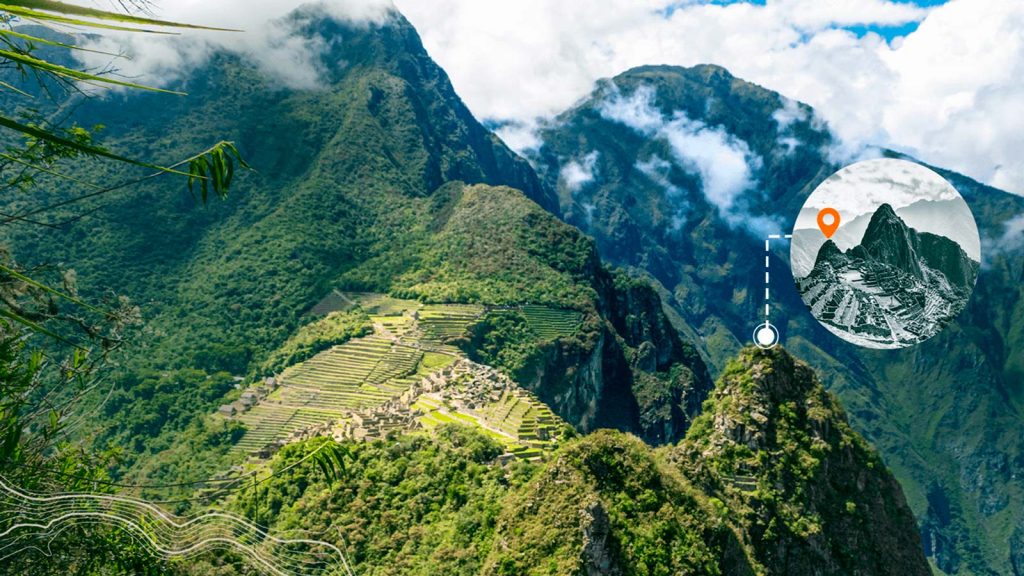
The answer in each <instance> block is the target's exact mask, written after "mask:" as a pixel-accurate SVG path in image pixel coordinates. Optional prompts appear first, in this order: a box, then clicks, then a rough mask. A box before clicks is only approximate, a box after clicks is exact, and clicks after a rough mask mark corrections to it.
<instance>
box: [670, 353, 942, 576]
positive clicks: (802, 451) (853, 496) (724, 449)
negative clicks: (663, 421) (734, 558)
mask: <svg viewBox="0 0 1024 576" xmlns="http://www.w3.org/2000/svg"><path fill="white" fill-rule="evenodd" d="M676 458H677V462H678V463H679V465H680V466H681V467H682V469H683V470H690V471H692V473H693V478H694V479H695V481H696V482H697V484H698V485H699V486H701V487H702V488H703V489H704V490H706V491H707V492H708V493H709V494H713V495H715V496H716V497H718V498H720V499H722V501H724V502H726V503H727V505H728V508H729V511H730V512H729V514H730V517H732V518H733V519H734V520H735V522H736V523H737V524H738V526H740V527H741V528H742V529H743V531H744V533H745V534H746V535H747V537H748V538H749V539H750V542H751V545H752V546H753V548H754V550H755V551H756V553H755V556H756V558H757V559H758V560H759V561H760V562H761V563H762V564H763V565H764V566H765V568H766V569H767V570H768V572H769V573H772V574H836V575H840V574H842V575H865V576H866V575H884V574H891V575H893V576H896V575H922V576H925V575H927V574H930V573H931V572H930V569H929V567H928V563H927V561H926V559H925V556H924V553H923V551H922V548H921V541H920V538H919V536H918V533H917V528H916V525H915V522H914V517H913V514H912V513H911V511H910V508H909V507H908V506H907V503H906V500H905V498H904V496H903V492H902V490H901V489H900V486H899V483H897V482H896V480H895V478H893V476H892V474H891V473H890V472H889V471H888V470H887V469H886V468H885V465H884V463H883V462H882V460H881V458H879V456H878V455H877V454H876V453H875V451H874V450H873V449H871V448H870V447H868V445H867V443H866V442H864V440H863V439H862V438H861V437H860V435H858V434H857V433H856V432H854V431H853V430H852V429H851V428H850V426H849V423H848V422H847V420H846V415H845V413H844V412H843V410H842V408H841V407H840V406H839V404H838V402H837V401H836V400H835V398H833V397H832V395H831V394H829V393H828V392H826V391H825V389H824V387H823V386H822V385H821V384H820V383H819V381H818V379H817V377H816V376H815V374H814V372H813V371H812V370H811V369H810V368H809V367H808V366H806V365H805V364H803V363H801V362H798V361H796V360H794V359H793V357H792V356H790V355H789V354H788V353H787V352H785V351H784V350H781V349H775V350H772V351H761V350H757V349H753V348H748V349H745V350H744V351H743V352H742V353H741V354H740V357H739V358H738V359H737V360H736V361H734V362H732V363H730V364H729V366H728V367H727V368H726V370H725V372H724V373H723V374H722V376H721V378H720V380H719V382H718V384H717V386H716V388H715V390H714V392H713V394H712V395H711V398H710V399H709V400H708V402H707V403H706V404H705V411H704V413H703V414H702V415H701V416H700V417H699V418H698V419H697V421H696V422H694V425H693V427H691V429H690V431H689V433H688V434H687V437H686V439H685V440H684V441H683V442H682V443H681V444H680V446H679V448H678V450H677V452H676Z"/></svg>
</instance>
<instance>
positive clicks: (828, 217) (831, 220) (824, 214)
mask: <svg viewBox="0 0 1024 576" xmlns="http://www.w3.org/2000/svg"><path fill="white" fill-rule="evenodd" d="M818 228H821V233H822V234H824V235H825V238H831V237H832V235H833V234H835V233H836V230H837V229H838V228H839V212H838V211H837V210H836V209H835V208H822V209H821V212H818Z"/></svg>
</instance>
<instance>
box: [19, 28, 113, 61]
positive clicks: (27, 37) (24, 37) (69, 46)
mask: <svg viewBox="0 0 1024 576" xmlns="http://www.w3.org/2000/svg"><path fill="white" fill-rule="evenodd" d="M0 35H3V36H10V37H13V38H21V39H22V40H25V41H26V42H32V43H36V44H46V45H47V46H59V47H61V48H67V49H68V50H79V51H82V52H92V53H94V54H103V55H105V56H115V57H116V56H120V54H114V53H113V52H104V51H102V50H91V49H89V48H81V47H79V46H75V45H74V44H65V43H63V42H57V41H56V40H47V39H46V38H40V37H38V36H30V35H28V34H22V33H21V32H15V31H14V30H7V29H5V28H0Z"/></svg>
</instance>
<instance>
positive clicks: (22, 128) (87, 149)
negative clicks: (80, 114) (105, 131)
mask: <svg viewBox="0 0 1024 576" xmlns="http://www.w3.org/2000/svg"><path fill="white" fill-rule="evenodd" d="M0 128H7V129H9V130H14V131H17V132H21V133H22V134H26V135H28V136H31V137H33V138H38V139H39V140H44V141H46V142H51V143H53V144H59V145H61V146H66V147H68V148H71V149H72V150H77V151H79V152H81V153H83V154H89V155H92V156H102V157H103V158H109V159H111V160H117V161H118V162H127V163H128V164H133V165H135V166H142V167H143V168H150V169H152V170H157V171H160V172H167V173H170V174H178V175H179V176H188V175H189V174H188V172H182V171H181V170H176V169H174V168H166V167H164V166H157V165H155V164H150V163H148V162H141V161H139V160H133V159H131V158H128V157H126V156H121V155H119V154H114V153H113V152H108V151H106V150H104V149H102V148H97V147H96V146H90V145H89V144H82V143H81V142H75V141H74V140H69V139H67V138H63V137H61V136H57V135H56V134H53V133H51V132H48V131H46V130H43V129H42V128H37V127H35V126H30V125H28V124H22V123H20V122H18V121H16V120H12V119H10V118H7V117H5V116H0Z"/></svg>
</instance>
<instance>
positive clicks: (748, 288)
mask: <svg viewBox="0 0 1024 576" xmlns="http://www.w3.org/2000/svg"><path fill="white" fill-rule="evenodd" d="M541 136H542V139H543V145H542V146H541V147H540V148H539V149H538V150H537V151H535V153H533V154H532V155H531V160H532V162H533V163H534V164H535V166H536V168H537V170H538V172H539V174H540V175H541V177H542V179H543V180H544V182H545V184H546V185H547V186H548V188H550V189H551V190H554V191H556V192H557V195H558V197H559V202H560V214H561V215H562V217H563V218H564V219H565V220H566V221H568V222H570V223H572V224H574V225H576V226H578V227H580V228H581V229H582V230H584V231H585V232H587V233H588V234H590V235H592V236H593V237H594V239H595V241H596V242H597V245H598V249H599V252H600V253H601V255H602V256H604V257H605V258H606V259H607V260H608V261H610V262H611V263H613V264H617V265H621V266H625V267H628V268H629V269H630V270H631V271H632V272H633V273H634V274H636V275H639V276H643V277H647V278H650V279H652V280H653V281H655V282H656V284H657V285H660V287H661V289H662V295H663V297H664V298H665V300H666V302H667V304H669V305H670V306H671V308H672V309H673V311H674V312H675V314H674V315H673V317H674V320H675V322H676V324H677V325H678V326H679V327H680V329H681V330H683V332H684V333H685V334H687V335H688V336H689V337H690V338H691V339H692V341H694V342H696V343H699V345H700V346H701V350H702V353H703V354H705V357H706V358H707V359H708V361H709V364H710V365H711V366H712V371H713V372H715V373H721V371H722V370H723V369H724V368H725V364H726V361H727V360H728V359H729V358H731V357H733V356H734V355H735V354H736V353H737V351H738V350H739V348H740V347H741V345H742V343H743V342H746V341H747V339H748V338H749V334H750V332H751V330H752V327H753V326H754V325H755V324H756V323H757V322H758V321H760V319H761V317H762V314H763V312H762V311H763V306H764V301H763V292H764V290H763V288H764V286H763V284H764V247H763V245H764V242H765V238H766V237H767V235H768V234H783V233H787V232H790V231H791V229H792V222H793V220H794V218H795V216H796V215H797V213H798V211H799V210H800V208H801V206H802V204H803V202H804V199H805V198H806V197H807V196H808V195H809V193H810V192H811V191H812V190H813V189H814V187H816V186H817V185H818V184H819V183H820V182H821V181H822V180H823V179H824V178H826V177H827V176H829V175H830V174H831V173H833V172H834V171H835V170H837V169H838V168H839V167H840V166H841V158H842V157H843V155H844V153H846V152H847V151H845V150H844V148H843V147H842V145H841V144H842V143H840V142H837V141H835V139H834V138H833V137H832V136H831V134H830V133H829V132H828V130H827V128H826V127H825V126H824V125H823V123H822V122H821V121H820V120H819V119H817V118H815V117H814V113H813V110H812V109H811V108H810V107H808V106H806V105H803V104H800V103H796V102H792V101H790V100H787V99H785V98H783V97H782V96H780V95H779V94H777V93H775V92H772V91H769V90H765V89H763V88H761V87H759V86H756V85H753V84H750V83H748V82H744V81H743V80H741V79H738V78H735V77H733V76H732V75H730V74H729V73H728V72H727V71H726V70H724V69H722V68H720V67H717V66H697V67H694V68H678V67H671V66H645V67H640V68H636V69H633V70H630V71H628V72H625V73H623V74H621V75H619V76H617V77H615V78H613V79H610V80H605V81H602V82H601V83H599V85H598V87H597V88H596V89H595V91H594V92H593V93H592V94H591V95H590V96H589V97H588V98H586V99H584V100H582V101H581V102H580V103H579V104H578V105H576V106H574V107H573V108H572V109H570V110H567V111H566V112H564V113H563V114H561V115H559V116H558V117H557V118H555V119H554V120H553V121H552V122H550V123H549V125H548V126H547V127H546V128H545V129H543V130H542V133H541ZM889 154H892V153H889ZM567 167H569V168H575V169H576V170H568V169H567ZM581 168H587V169H588V170H585V171H584V172H586V174H587V176H589V178H582V179H581V178H566V177H565V175H566V174H579V173H580V170H579V169H581ZM938 171H939V172H940V173H941V174H942V175H943V176H944V177H946V178H947V179H948V180H950V182H951V183H952V184H953V185H954V186H955V187H956V188H957V190H958V191H959V192H960V193H961V195H962V196H963V197H964V199H965V200H966V201H967V203H968V205H969V206H970V207H971V210H972V211H973V213H974V216H975V219H976V220H977V223H978V227H979V230H980V232H981V234H982V237H983V238H984V239H985V248H986V249H985V254H984V256H983V260H984V266H983V267H982V268H981V270H980V274H979V277H978V281H977V286H976V289H975V292H974V295H973V297H972V299H971V300H970V302H969V303H968V305H967V308H966V310H965V311H964V312H963V313H962V314H961V315H960V316H959V318H958V319H957V321H956V322H954V323H953V325H951V326H950V327H948V328H947V329H946V330H945V331H943V332H942V333H941V334H940V335H938V336H937V337H935V338H932V339H931V340H929V341H927V342H924V343H922V344H920V345H918V346H915V347H912V348H910V349H905V350H899V351H886V352H877V351H870V350H863V349H860V348H857V347H855V346H852V345H848V344H846V343H844V342H842V341H841V340H839V339H837V338H835V337H833V336H832V335H830V334H829V333H827V332H826V331H825V330H824V329H823V328H821V327H820V326H819V325H818V324H817V322H815V321H814V320H813V319H812V318H811V316H810V315H809V314H808V313H807V311H806V308H805V307H804V306H803V304H802V303H801V302H800V300H799V297H798V295H797V292H796V290H793V289H791V288H790V287H791V286H793V283H792V280H791V277H790V273H789V270H788V266H787V265H786V264H787V262H788V255H787V254H786V252H785V244H784V243H783V242H782V241H773V242H772V244H771V250H772V252H771V254H770V269H771V274H772V276H771V278H772V294H771V295H772V301H771V306H772V316H771V319H772V322H773V323H776V324H777V325H779V328H780V331H781V333H782V338H783V343H784V344H785V345H786V346H787V347H788V348H789V349H790V350H791V351H792V352H793V353H795V354H797V355H799V356H800V357H802V358H804V359H806V360H807V361H808V362H810V363H811V364H812V365H813V366H815V367H816V368H817V369H818V370H820V371H821V372H822V373H823V374H824V381H825V382H826V383H827V384H828V386H829V388H830V390H831V391H833V392H835V393H836V394H837V395H838V396H839V397H840V398H841V399H842V401H843V403H844V405H845V406H846V407H847V408H848V410H849V412H850V414H851V418H852V422H853V425H854V427H855V428H857V429H858V430H860V431H861V432H862V433H864V434H865V436H866V437H867V438H868V439H869V440H870V441H871V442H872V443H873V444H874V445H876V446H877V447H878V448H879V450H880V451H881V453H882V455H883V456H884V458H885V460H886V462H887V463H888V464H889V465H890V466H891V467H892V468H893V469H894V471H895V473H896V475H897V477H898V478H899V479H900V481H901V482H902V484H903V486H904V488H905V490H906V492H907V496H908V501H909V503H910V506H911V508H912V509H913V510H914V512H915V514H916V516H917V518H918V522H919V526H920V529H921V534H922V539H923V542H924V545H925V548H926V550H927V551H928V554H929V556H930V557H931V558H932V559H933V561H934V562H935V564H936V565H937V566H938V567H939V568H940V569H942V570H943V571H945V572H947V573H961V574H972V573H973V574H1006V573H1011V572H1012V570H1013V569H1014V567H1016V568H1017V569H1019V567H1020V566H1019V565H1020V559H1019V558H1016V557H1014V556H1013V552H1012V551H1013V550H1015V549H1016V548H1017V546H1016V545H1015V544H1014V543H1015V542H1018V541H1019V540H1020V538H1021V534H1024V528H1022V527H1021V523H1020V519H1021V518H1022V517H1024V493H1022V492H1021V490H1020V487H1019V485H1018V484H1019V483H1018V482H1016V481H1015V478H1017V477H1018V476H1019V474H1020V473H1021V472H1022V471H1021V468H1020V466H1021V462H1022V461H1024V460H1022V459H1021V458H1022V456H1021V455H1022V454H1024V446H1022V444H1021V439H1020V436H1019V434H1016V433H1015V431H1016V430H1019V427H1020V417H1021V416H1020V414H1021V412H1020V409H1021V406H1022V399H1024V396H1022V392H1024V389H1022V388H1021V386H1020V382H1022V379H1021V375H1022V366H1024V365H1022V362H1024V360H1022V357H1021V355H1020V354H1019V353H1018V350H1019V349H1020V346H1021V344H1022V340H1021V339H1022V335H1024V306H1022V298H1021V296H1022V290H1024V288H1022V285H1021V278H1022V276H1021V274H1022V268H1021V261H1022V258H1021V244H1020V243H1019V242H1015V240H1016V239H1013V238H1004V234H1005V233H1006V231H1005V227H1004V224H1005V223H1006V222H1007V221H1008V220H1009V219H1010V218H1012V217H1014V216H1016V215H1019V214H1021V213H1022V212H1024V199H1022V198H1020V197H1018V196H1014V195H1012V194H1008V193H1005V192H1002V191H1000V190H996V189H993V188H990V187H987V186H984V185H982V184H979V183H977V182H974V181H972V180H970V179H968V178H966V177H963V176H961V175H958V174H955V173H951V172H949V171H943V170H938ZM936 256H937V258H939V259H940V260H941V259H942V257H941V256H938V255H936Z"/></svg>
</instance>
